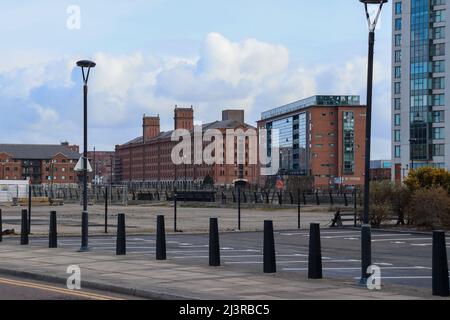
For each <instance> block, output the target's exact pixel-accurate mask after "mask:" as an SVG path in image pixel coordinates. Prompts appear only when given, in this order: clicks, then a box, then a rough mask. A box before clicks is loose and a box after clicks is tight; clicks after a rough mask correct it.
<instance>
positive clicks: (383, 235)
mask: <svg viewBox="0 0 450 320" xmlns="http://www.w3.org/2000/svg"><path fill="white" fill-rule="evenodd" d="M402 236H411V234H409V233H405V234H372V237H402ZM345 237H349V235H348V234H345V235H343V236H324V237H323V238H325V239H335V238H345ZM350 237H351V236H350ZM351 238H352V240H353V239H354V238H353V237H351ZM346 240H347V239H346Z"/></svg>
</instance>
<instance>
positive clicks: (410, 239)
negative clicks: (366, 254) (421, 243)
mask: <svg viewBox="0 0 450 320" xmlns="http://www.w3.org/2000/svg"><path fill="white" fill-rule="evenodd" d="M428 239H430V238H425V237H423V238H409V239H405V238H402V239H375V240H372V242H382V241H418V240H428Z"/></svg>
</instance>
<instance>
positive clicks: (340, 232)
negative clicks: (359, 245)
mask: <svg viewBox="0 0 450 320" xmlns="http://www.w3.org/2000/svg"><path fill="white" fill-rule="evenodd" d="M320 233H321V234H342V233H348V234H352V233H361V231H321V232H320ZM280 235H281V236H309V233H304V232H302V233H296V232H292V233H284V232H281V233H280Z"/></svg>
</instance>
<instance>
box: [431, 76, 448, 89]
mask: <svg viewBox="0 0 450 320" xmlns="http://www.w3.org/2000/svg"><path fill="white" fill-rule="evenodd" d="M433 89H445V78H444V77H438V78H433Z"/></svg>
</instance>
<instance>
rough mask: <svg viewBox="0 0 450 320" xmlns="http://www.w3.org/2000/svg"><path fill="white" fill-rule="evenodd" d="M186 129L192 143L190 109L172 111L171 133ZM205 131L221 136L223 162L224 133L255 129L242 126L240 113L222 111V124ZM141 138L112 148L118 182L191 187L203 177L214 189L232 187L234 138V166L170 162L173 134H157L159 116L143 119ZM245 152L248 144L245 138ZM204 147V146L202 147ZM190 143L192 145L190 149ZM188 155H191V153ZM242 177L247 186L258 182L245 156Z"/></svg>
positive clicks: (235, 171) (253, 166)
mask: <svg viewBox="0 0 450 320" xmlns="http://www.w3.org/2000/svg"><path fill="white" fill-rule="evenodd" d="M176 129H186V130H189V131H190V132H191V137H192V139H194V134H193V131H194V108H193V107H190V108H179V107H177V106H175V110H174V130H176ZM208 129H217V130H219V131H220V132H221V133H222V134H223V141H224V145H223V151H224V152H223V157H224V159H226V156H227V150H226V143H225V141H226V137H225V133H226V131H227V130H229V129H232V130H237V129H242V130H243V131H244V132H247V130H249V129H252V130H253V131H255V130H256V128H255V127H253V126H251V125H249V124H246V123H245V122H244V111H243V110H224V111H223V112H222V120H218V121H214V122H211V123H206V124H203V125H202V132H203V133H204V132H206V131H207V130H208ZM142 132H143V134H142V136H141V137H138V138H135V139H133V140H131V141H129V142H127V143H125V144H123V145H117V146H116V161H115V175H116V179H117V180H118V181H121V182H123V183H128V184H138V185H141V184H147V185H152V186H156V185H162V186H164V185H166V186H168V185H172V184H173V183H174V182H178V183H179V182H185V183H187V184H194V183H199V182H202V181H203V180H204V179H205V177H206V176H210V177H211V178H212V179H213V180H214V183H215V184H216V185H232V184H233V181H234V180H235V179H237V178H238V176H239V172H238V165H237V159H236V158H237V155H236V150H237V138H236V139H235V145H234V147H235V148H234V151H235V155H234V158H235V162H234V164H217V163H216V164H212V165H207V164H205V163H203V164H193V162H194V161H193V159H191V164H180V165H175V164H174V163H173V161H172V158H171V154H172V149H173V148H174V147H175V146H176V145H177V144H178V142H177V141H171V137H172V133H173V130H171V131H167V132H161V130H160V118H159V116H152V117H149V116H145V115H144V117H143V121H142ZM245 143H246V150H248V144H249V140H248V138H246V142H245ZM207 144H208V143H206V142H204V143H203V147H205V146H206V145H207ZM193 145H194V143H193V142H192V146H193ZM192 154H194V152H193V150H192ZM244 177H245V179H247V180H248V182H249V183H251V184H256V183H258V182H259V166H258V165H257V164H251V163H249V154H248V153H246V155H245V165H244Z"/></svg>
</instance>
